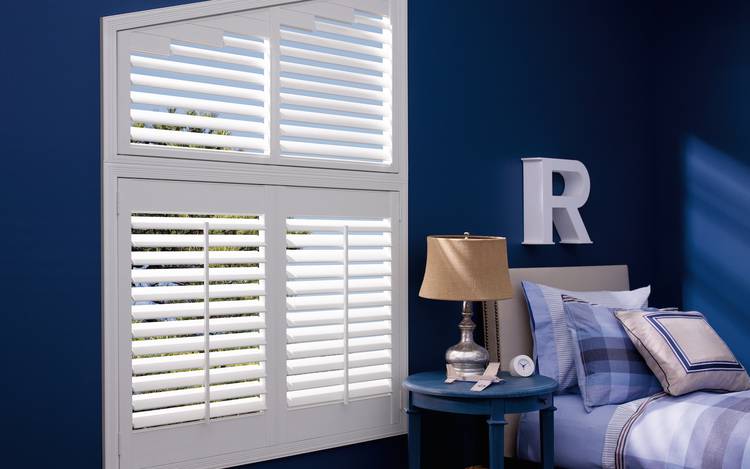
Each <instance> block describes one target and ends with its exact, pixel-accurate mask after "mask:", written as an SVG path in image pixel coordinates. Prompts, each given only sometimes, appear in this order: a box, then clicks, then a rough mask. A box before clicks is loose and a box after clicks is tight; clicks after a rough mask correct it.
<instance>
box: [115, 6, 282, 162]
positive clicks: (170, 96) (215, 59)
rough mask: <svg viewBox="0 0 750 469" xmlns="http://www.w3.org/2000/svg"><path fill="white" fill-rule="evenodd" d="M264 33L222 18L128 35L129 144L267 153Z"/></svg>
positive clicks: (260, 27) (252, 23) (252, 22)
mask: <svg viewBox="0 0 750 469" xmlns="http://www.w3.org/2000/svg"><path fill="white" fill-rule="evenodd" d="M267 29H268V25H267V23H265V22H262V21H261V20H258V19H256V18H251V17H245V16H240V15H229V16H223V17H218V18H213V19H207V20H202V21H201V20H198V21H195V22H187V23H177V24H172V25H166V26H158V27H154V28H144V29H142V30H139V31H136V32H132V33H130V35H129V36H127V38H128V40H129V45H130V51H129V53H128V57H127V59H128V62H129V69H130V72H129V75H128V80H129V93H128V99H129V103H130V106H129V116H128V117H129V119H128V121H129V127H130V130H129V134H130V142H131V143H132V144H135V145H137V146H143V145H162V146H163V145H166V146H171V147H185V148H193V149H196V148H199V149H201V150H212V151H238V152H249V153H253V154H259V155H267V154H268V152H269V144H268V133H269V132H268V122H269V121H268V106H269V96H268V93H269V85H268V74H269V70H268V61H269V54H268V41H267V39H265V36H266V33H265V32H266V31H267Z"/></svg>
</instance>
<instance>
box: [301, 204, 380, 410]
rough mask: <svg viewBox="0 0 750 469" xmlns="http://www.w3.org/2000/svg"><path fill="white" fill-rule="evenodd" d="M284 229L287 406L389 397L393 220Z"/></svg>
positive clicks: (305, 221)
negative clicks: (381, 395) (375, 396)
mask: <svg viewBox="0 0 750 469" xmlns="http://www.w3.org/2000/svg"><path fill="white" fill-rule="evenodd" d="M286 227H287V235H286V244H287V250H286V257H287V268H286V272H287V282H286V289H287V300H286V308H287V313H286V318H287V333H286V335H287V403H288V405H289V406H291V407H295V406H302V405H309V404H320V403H324V402H331V401H343V402H347V401H348V400H349V399H353V398H362V397H367V396H372V395H378V394H387V393H390V392H391V386H392V383H391V376H392V374H391V222H390V220H389V219H371V220H368V219H320V218H288V219H287V221H286Z"/></svg>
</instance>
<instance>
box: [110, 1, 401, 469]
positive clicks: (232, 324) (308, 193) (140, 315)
mask: <svg viewBox="0 0 750 469" xmlns="http://www.w3.org/2000/svg"><path fill="white" fill-rule="evenodd" d="M241 3H242V2H241ZM238 5H239V3H237V2H234V3H233V2H228V3H227V2H198V3H194V4H190V5H183V6H179V7H170V8H166V9H159V10H155V11H153V12H151V11H150V12H147V13H143V12H140V13H134V14H127V15H121V16H117V17H110V18H105V19H104V20H103V34H102V37H103V43H102V50H103V55H102V59H103V60H102V64H103V65H102V71H103V73H102V76H103V93H102V96H103V105H102V115H103V127H102V136H103V171H102V174H103V194H104V195H103V233H104V234H103V261H104V269H103V270H104V279H103V286H104V287H103V297H104V311H103V321H104V324H103V331H104V333H103V335H104V347H103V350H104V352H103V354H104V367H103V369H104V401H105V402H104V409H105V410H104V413H105V415H104V427H105V430H104V440H105V443H104V454H105V457H104V459H105V467H106V468H107V469H115V468H117V469H126V468H127V469H131V468H133V469H135V468H139V469H140V468H160V469H178V468H179V469H182V468H193V469H202V468H211V467H231V466H239V465H242V464H246V463H252V462H256V461H261V460H266V459H272V458H277V457H282V456H287V455H291V454H298V453H301V452H307V451H315V450H320V449H324V448H331V447H335V446H341V445H346V444H352V443H357V442H361V441H366V440H371V439H376V438H384V437H388V436H394V435H399V434H403V433H404V432H405V418H404V416H403V415H402V411H401V408H402V405H401V400H402V391H401V382H402V380H403V379H404V378H405V375H406V290H405V289H406V273H405V269H406V258H405V256H406V247H405V244H404V241H405V238H406V228H405V220H404V216H405V203H406V186H407V177H406V174H405V172H403V170H404V169H405V167H406V142H405V132H406V113H405V111H406V74H405V70H406V62H405V52H406V51H405V39H406V23H405V14H406V5H405V1H400V0H399V1H396V0H301V1H295V2H283V3H279V4H275V5H273V4H270V3H269V2H267V1H265V0H247V2H245V3H242V5H241V6H240V7H241V8H244V10H234V9H233V8H238ZM239 163H243V164H239ZM344 170H346V171H344Z"/></svg>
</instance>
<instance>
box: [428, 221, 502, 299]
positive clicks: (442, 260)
mask: <svg viewBox="0 0 750 469" xmlns="http://www.w3.org/2000/svg"><path fill="white" fill-rule="evenodd" d="M419 296H421V297H423V298H431V299H433V300H456V301H485V300H504V299H506V298H511V297H512V296H513V288H512V286H511V284H510V273H509V272H508V250H507V243H506V241H505V238H500V237H495V236H471V235H469V236H467V235H458V236H444V235H441V236H428V237H427V267H426V268H425V273H424V280H422V288H420V290H419Z"/></svg>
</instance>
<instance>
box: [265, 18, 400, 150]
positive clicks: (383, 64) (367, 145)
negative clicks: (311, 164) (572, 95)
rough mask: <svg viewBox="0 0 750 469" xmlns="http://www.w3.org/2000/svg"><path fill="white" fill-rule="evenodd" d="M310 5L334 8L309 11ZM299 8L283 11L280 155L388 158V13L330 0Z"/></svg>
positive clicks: (279, 59) (389, 33) (389, 143)
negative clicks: (366, 9)
mask: <svg viewBox="0 0 750 469" xmlns="http://www.w3.org/2000/svg"><path fill="white" fill-rule="evenodd" d="M289 8H290V10H293V9H294V6H290V7H289ZM313 8H317V11H320V12H322V13H321V14H325V12H326V11H328V12H331V14H328V15H327V16H328V17H323V16H315V15H312V14H307V13H304V12H305V11H309V10H310V9H313ZM298 9H300V10H302V11H303V12H302V13H300V12H294V11H289V12H287V14H284V13H282V14H281V15H280V18H281V21H280V43H279V53H280V57H279V58H278V63H279V70H280V76H279V80H280V83H279V111H280V118H281V120H280V122H279V138H280V141H279V145H280V149H281V156H282V157H298V158H315V159H324V160H335V161H349V162H364V163H374V164H382V165H388V164H391V161H392V157H391V155H392V148H391V94H392V83H391V82H392V70H391V26H390V20H389V18H388V17H386V16H383V15H382V14H372V13H366V12H364V11H361V10H357V9H354V8H351V7H342V6H340V5H333V4H329V3H321V4H319V6H316V7H312V6H310V7H309V8H308V9H304V7H302V6H300V7H298ZM293 13H296V14H293ZM300 15H302V17H303V18H309V21H303V20H300ZM329 17H330V18H329ZM309 26H312V30H309V29H306V27H309Z"/></svg>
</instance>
